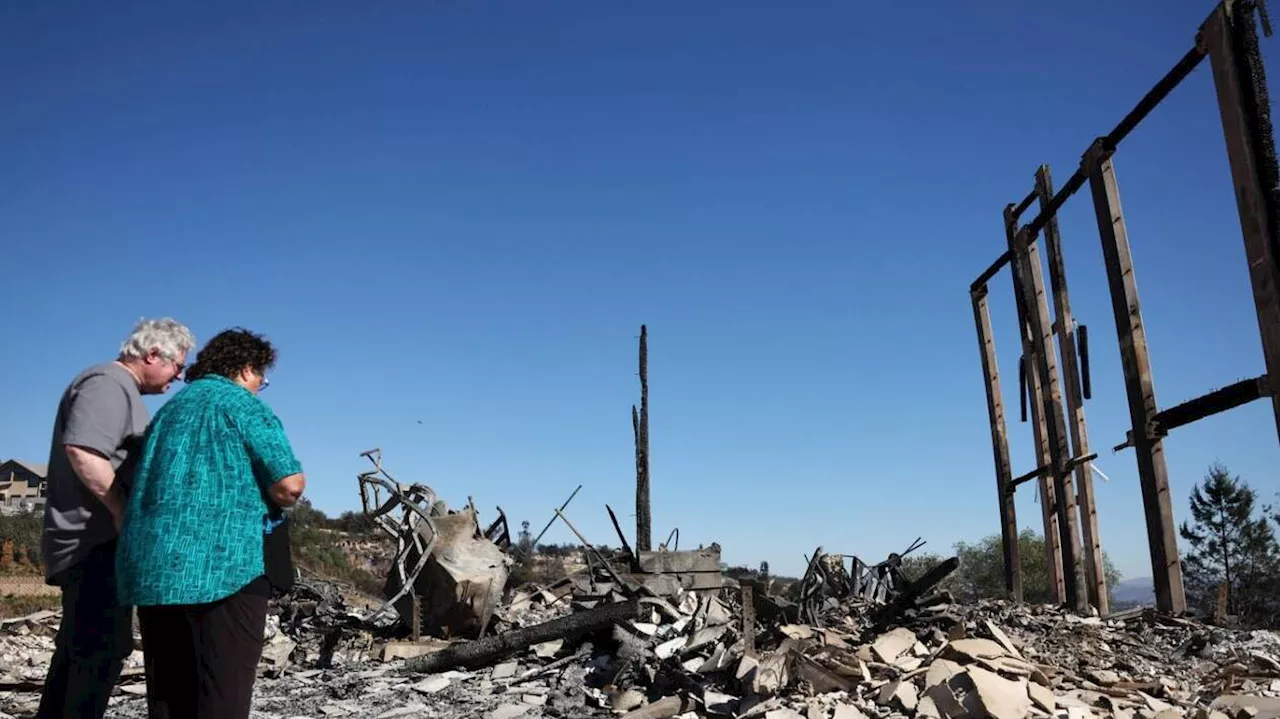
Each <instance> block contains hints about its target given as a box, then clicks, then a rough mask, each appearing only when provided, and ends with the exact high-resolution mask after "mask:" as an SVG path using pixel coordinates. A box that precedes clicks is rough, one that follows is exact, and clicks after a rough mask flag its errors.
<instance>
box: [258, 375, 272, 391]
mask: <svg viewBox="0 0 1280 719" xmlns="http://www.w3.org/2000/svg"><path fill="white" fill-rule="evenodd" d="M270 386H271V380H269V379H267V376H266V375H262V385H261V386H260V387H259V389H266V388H267V387H270Z"/></svg>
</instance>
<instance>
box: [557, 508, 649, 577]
mask: <svg viewBox="0 0 1280 719" xmlns="http://www.w3.org/2000/svg"><path fill="white" fill-rule="evenodd" d="M556 516H557V517H559V518H560V521H561V522H564V526H566V527H568V528H569V531H570V532H573V535H574V536H575V537H577V538H578V541H579V542H582V546H584V547H586V548H587V551H588V552H590V553H591V554H593V555H595V558H596V559H597V560H599V562H600V564H601V565H602V566H603V567H604V571H606V572H608V574H609V577H610V578H612V579H613V581H614V582H616V583H617V585H618V591H620V592H622V593H623V594H628V595H629V594H631V591H630V588H629V587H627V584H626V582H624V581H622V577H619V576H618V573H617V572H615V571H613V566H612V565H610V564H609V560H608V559H605V557H604V555H603V554H601V553H600V550H599V549H596V548H595V547H594V546H592V544H591V542H588V541H587V538H586V537H584V536H582V532H579V531H578V528H577V527H575V526H573V523H572V522H570V521H569V518H568V517H566V516H564V513H563V511H562V510H559V509H557V510H556Z"/></svg>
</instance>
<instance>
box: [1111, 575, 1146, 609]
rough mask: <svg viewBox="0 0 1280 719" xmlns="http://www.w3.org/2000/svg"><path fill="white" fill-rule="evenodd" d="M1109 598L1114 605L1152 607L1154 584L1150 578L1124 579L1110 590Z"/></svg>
mask: <svg viewBox="0 0 1280 719" xmlns="http://www.w3.org/2000/svg"><path fill="white" fill-rule="evenodd" d="M1111 598H1112V600H1113V601H1114V603H1115V604H1117V605H1122V606H1134V607H1137V606H1148V605H1150V606H1154V605H1155V603H1156V589H1155V582H1154V581H1153V580H1152V579H1151V577H1132V578H1130V579H1125V580H1123V581H1121V582H1120V583H1118V584H1116V585H1115V586H1114V587H1112V588H1111Z"/></svg>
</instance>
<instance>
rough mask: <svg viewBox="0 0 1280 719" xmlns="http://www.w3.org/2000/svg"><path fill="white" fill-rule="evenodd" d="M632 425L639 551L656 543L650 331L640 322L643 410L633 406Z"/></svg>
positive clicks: (641, 398)
mask: <svg viewBox="0 0 1280 719" xmlns="http://www.w3.org/2000/svg"><path fill="white" fill-rule="evenodd" d="M631 428H632V430H633V431H634V432H635V437H636V551H637V552H647V551H649V550H650V549H651V547H652V544H653V538H652V528H653V520H652V517H651V516H650V514H649V509H650V504H649V330H648V328H647V327H645V326H644V325H640V413H639V415H637V414H636V408H635V406H634V405H632V407H631Z"/></svg>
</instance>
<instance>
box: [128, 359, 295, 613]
mask: <svg viewBox="0 0 1280 719" xmlns="http://www.w3.org/2000/svg"><path fill="white" fill-rule="evenodd" d="M301 471H302V466H301V464H299V462H298V460H297V458H296V457H294V454H293V450H292V449H291V448H290V446H289V440H288V439H287V438H286V437H285V434H284V428H283V427H282V426H281V424H280V420H279V419H278V418H277V417H276V415H275V413H274V412H272V411H271V408H270V407H268V406H267V405H266V403H264V402H263V401H262V400H260V399H258V397H257V396H255V395H254V394H253V393H252V392H250V391H248V390H247V389H245V388H243V387H241V386H240V385H238V384H236V383H235V382H232V381H231V380H229V379H226V378H225V377H220V376H215V375H206V376H205V377H201V378H200V379H198V380H195V381H194V382H192V383H190V384H188V385H187V386H186V387H183V388H182V389H181V390H180V391H179V392H178V393H177V394H175V395H174V396H173V397H172V398H171V399H170V400H169V401H168V402H166V403H165V404H164V405H163V406H162V407H161V408H160V410H159V411H158V412H156V414H155V417H154V418H153V419H152V420H151V424H150V426H149V427H148V428H147V433H146V437H145V439H144V440H143V446H142V451H141V454H140V458H139V460H138V465H137V468H136V470H135V475H134V480H133V488H132V490H131V491H130V493H129V499H128V501H127V503H126V508H125V517H124V524H123V526H122V527H121V531H120V540H119V545H118V547H117V550H116V572H117V577H116V583H117V590H118V594H119V599H120V602H121V603H122V604H126V605H132V606H143V607H146V606H155V605H161V604H203V603H206V602H213V601H217V600H219V599H224V598H226V597H229V596H231V595H232V594H234V593H236V592H237V591H239V590H240V589H241V588H242V587H244V586H245V585H246V584H248V583H249V582H251V581H253V580H254V579H256V578H258V577H260V576H262V574H263V572H264V565H263V557H262V537H263V522H264V519H265V518H266V516H267V513H268V504H267V499H266V497H267V495H266V490H267V488H268V487H270V486H271V485H272V484H275V483H276V482H278V481H279V480H281V479H283V478H285V477H287V476H289V475H291V474H297V473H298V472H301Z"/></svg>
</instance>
